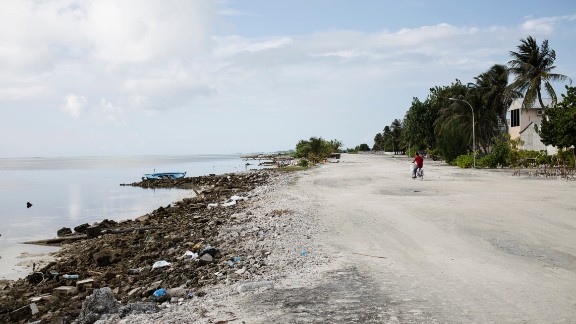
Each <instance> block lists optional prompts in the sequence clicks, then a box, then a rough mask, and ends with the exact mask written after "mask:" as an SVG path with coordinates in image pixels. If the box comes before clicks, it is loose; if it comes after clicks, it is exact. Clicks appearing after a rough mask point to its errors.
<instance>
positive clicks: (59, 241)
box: [24, 226, 160, 245]
mask: <svg viewBox="0 0 576 324" xmlns="http://www.w3.org/2000/svg"><path fill="white" fill-rule="evenodd" d="M155 229H160V227H153V226H150V227H139V228H133V227H132V228H125V229H109V230H103V231H102V232H101V234H124V233H130V232H134V231H146V230H155ZM88 238H90V237H89V236H88V235H86V234H80V235H71V236H62V237H55V238H51V239H46V240H38V241H28V242H24V244H35V245H58V244H62V243H71V242H76V241H80V240H85V239H88Z"/></svg>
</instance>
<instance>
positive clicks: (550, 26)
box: [0, 0, 576, 158]
mask: <svg viewBox="0 0 576 324" xmlns="http://www.w3.org/2000/svg"><path fill="white" fill-rule="evenodd" d="M527 36H532V37H534V38H535V39H536V40H537V41H538V43H539V44H541V42H542V41H544V40H548V42H549V46H550V48H552V49H554V50H555V51H556V69H555V72H557V73H561V74H564V75H567V76H568V77H570V78H572V79H573V80H575V82H576V59H575V58H576V1H573V0H549V1H542V0H507V1H502V0H499V1H494V0H485V1H474V2H472V1H460V0H435V1H425V0H403V1H397V0H394V1H392V0H290V1H281V0H236V1H233V0H228V1H227V0H213V1H208V0H193V1H192V0H164V1H157V0H156V1H154V0H122V1H116V0H0V158H9V157H66V156H126V155H165V154H169V155H172V154H175V155H191V154H234V153H252V152H275V151H284V150H290V149H294V148H295V146H296V144H297V143H298V141H300V140H307V139H309V138H310V137H322V138H324V139H326V140H333V139H336V140H339V141H342V142H343V148H353V147H355V146H357V145H360V144H362V143H367V144H368V145H370V146H372V145H373V139H374V136H375V135H376V134H377V133H379V132H381V131H382V130H383V128H384V127H385V126H387V125H390V124H391V123H392V121H393V120H394V119H403V118H404V115H405V113H406V111H407V110H408V109H409V107H410V105H411V103H412V100H413V98H419V99H420V100H422V101H423V100H425V99H426V97H427V96H428V94H429V89H430V88H433V87H436V86H449V85H450V84H451V83H452V82H454V81H455V80H456V79H458V80H461V81H462V82H463V83H469V82H474V77H476V76H478V75H479V74H481V73H483V72H486V71H487V70H488V69H489V68H490V67H491V66H492V65H494V64H506V63H507V62H508V61H509V60H510V59H511V57H510V51H515V50H517V46H518V45H519V44H520V40H521V39H525V38H526V37H527ZM564 85H565V84H555V88H556V91H557V94H558V97H560V94H562V93H565V89H564Z"/></svg>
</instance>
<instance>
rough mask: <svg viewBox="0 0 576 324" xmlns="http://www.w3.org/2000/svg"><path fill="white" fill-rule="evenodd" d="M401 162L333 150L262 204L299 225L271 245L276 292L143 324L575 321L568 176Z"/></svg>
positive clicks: (575, 203) (575, 236) (572, 187)
mask: <svg viewBox="0 0 576 324" xmlns="http://www.w3.org/2000/svg"><path fill="white" fill-rule="evenodd" d="M410 162H411V159H409V158H407V157H392V156H390V155H369V154H360V155H348V154H344V155H343V156H342V158H341V160H340V162H339V163H329V164H326V165H323V166H321V167H319V168H314V169H312V170H310V171H306V172H304V173H302V174H299V175H297V176H296V180H295V181H292V182H291V183H290V185H284V186H283V187H282V188H280V189H279V191H278V192H276V193H274V195H273V196H271V197H268V198H266V199H265V200H264V202H266V204H267V205H269V206H268V208H274V209H277V210H278V209H286V208H291V209H293V210H294V211H295V213H294V214H293V217H294V218H295V219H296V222H295V223H294V224H296V225H297V226H295V227H296V229H295V230H294V231H292V232H290V230H289V229H290V228H292V227H291V226H286V227H281V228H283V229H284V231H286V233H287V236H286V237H282V236H281V235H280V236H275V237H274V240H276V241H275V244H277V245H276V246H277V247H281V248H276V249H274V250H273V253H272V254H271V255H270V258H272V259H271V260H270V262H271V263H270V264H273V265H271V266H270V269H271V273H272V274H274V272H276V274H280V275H276V277H270V278H272V279H271V280H274V281H275V283H274V289H268V290H264V291H255V292H251V293H248V294H230V295H226V296H225V295H222V296H221V297H218V296H216V297H211V298H210V299H207V300H202V299H198V300H197V304H193V305H191V306H184V307H183V308H181V309H178V310H176V309H173V310H172V311H171V312H170V313H168V314H166V315H165V316H166V317H159V316H161V315H158V316H157V317H154V318H153V319H151V320H149V321H152V322H153V321H159V320H162V321H165V322H186V320H183V318H184V317H185V316H191V315H188V314H194V313H198V309H200V308H199V307H204V308H205V309H207V311H208V315H204V317H202V318H199V317H195V318H196V319H195V320H194V322H202V323H214V322H221V323H576V181H571V180H570V181H567V180H560V179H556V180H550V179H548V180H546V179H540V178H534V177H532V178H531V177H528V176H520V177H518V176H513V175H512V171H510V170H478V169H475V170H470V169H467V170H465V169H460V168H457V167H451V166H447V165H446V164H444V163H442V162H433V161H429V160H426V161H425V165H424V169H425V178H424V180H423V181H420V180H412V179H411V175H410ZM261 209H262V208H260V209H256V210H255V211H254V215H260V214H261V215H264V214H265V213H266V211H265V210H261ZM302 216H304V217H302ZM282 217H288V216H287V215H286V216H282ZM286 220H288V219H286ZM272 221H276V220H275V218H274V219H273V220H272ZM269 224H274V223H269ZM303 242H307V244H308V248H309V249H310V255H309V256H308V257H302V258H300V257H299V256H296V255H295V254H296V253H297V252H296V251H293V250H290V247H292V246H296V248H297V247H298V246H301V245H300V244H304V243H303ZM295 252H296V253H295ZM302 260H304V261H302ZM299 262H304V263H299ZM274 278H276V279H274ZM230 290H231V287H228V288H227V287H224V290H223V291H230ZM199 305H200V306H199ZM194 307H195V308H194ZM162 316H164V315H162ZM144 321H145V320H144ZM126 322H127V323H142V322H143V318H142V317H135V318H134V319H133V320H132V321H126Z"/></svg>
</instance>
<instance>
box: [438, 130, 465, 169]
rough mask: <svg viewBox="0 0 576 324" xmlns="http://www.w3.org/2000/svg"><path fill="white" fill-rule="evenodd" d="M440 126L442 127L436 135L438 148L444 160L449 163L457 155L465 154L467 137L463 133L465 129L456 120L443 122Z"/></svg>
mask: <svg viewBox="0 0 576 324" xmlns="http://www.w3.org/2000/svg"><path fill="white" fill-rule="evenodd" d="M442 127H443V128H444V129H443V130H442V131H441V132H440V136H439V137H438V148H439V149H440V151H441V152H442V157H443V158H444V160H445V161H446V162H447V163H450V162H452V161H453V160H454V159H456V158H457V157H458V156H460V155H463V154H466V151H467V148H468V141H467V138H468V137H467V135H465V133H467V130H466V129H465V128H464V127H463V126H462V124H461V123H459V122H458V121H457V120H454V121H452V122H450V123H445V124H443V126H442Z"/></svg>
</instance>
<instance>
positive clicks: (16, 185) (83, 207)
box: [0, 155, 246, 279]
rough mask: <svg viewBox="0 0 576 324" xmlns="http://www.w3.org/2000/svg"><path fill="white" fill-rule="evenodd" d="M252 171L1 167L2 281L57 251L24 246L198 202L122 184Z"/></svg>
mask: <svg viewBox="0 0 576 324" xmlns="http://www.w3.org/2000/svg"><path fill="white" fill-rule="evenodd" d="M245 163H246V162H245V161H242V160H241V158H240V156H239V155H191V156H135V157H71V158H17V159H0V235H1V236H0V279H1V278H10V279H14V278H15V277H18V276H21V273H22V270H26V269H25V268H22V267H20V266H15V265H16V264H18V263H20V262H22V261H25V260H27V259H30V258H24V256H25V255H26V253H30V254H38V253H46V252H48V251H54V250H55V249H54V248H49V247H40V246H36V245H25V244H21V242H24V241H31V240H40V239H46V238H51V237H56V231H57V230H58V229H60V228H62V227H70V228H71V229H73V228H74V227H75V226H77V225H80V224H83V223H89V224H91V223H94V222H98V221H101V220H103V219H112V220H116V221H119V220H125V219H134V218H136V217H139V216H141V215H144V214H146V213H148V212H151V211H152V210H154V209H156V208H158V207H160V206H166V205H168V204H170V203H173V202H175V201H178V200H181V199H182V198H185V197H190V196H192V195H193V193H192V192H191V191H189V190H178V189H155V190H152V189H142V188H138V187H129V186H120V184H121V183H132V182H137V181H140V180H141V177H142V175H143V174H144V173H152V172H154V171H156V172H176V171H178V172H182V171H186V172H187V174H186V176H199V175H207V174H210V173H215V174H222V173H229V172H239V171H245ZM27 202H30V203H32V207H30V208H27V206H26V203H27ZM23 253H24V254H23ZM29 263H30V262H29Z"/></svg>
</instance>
